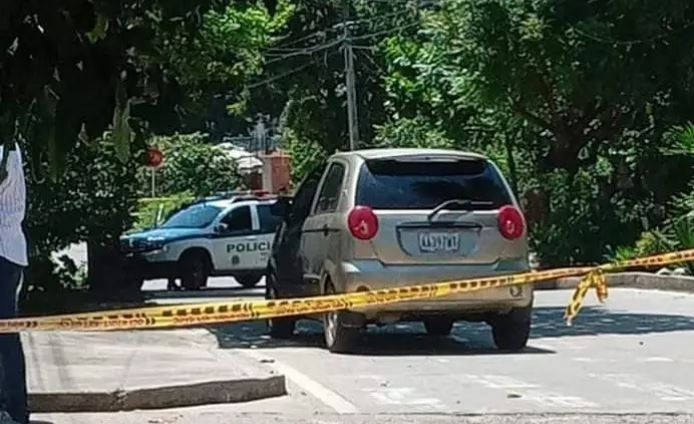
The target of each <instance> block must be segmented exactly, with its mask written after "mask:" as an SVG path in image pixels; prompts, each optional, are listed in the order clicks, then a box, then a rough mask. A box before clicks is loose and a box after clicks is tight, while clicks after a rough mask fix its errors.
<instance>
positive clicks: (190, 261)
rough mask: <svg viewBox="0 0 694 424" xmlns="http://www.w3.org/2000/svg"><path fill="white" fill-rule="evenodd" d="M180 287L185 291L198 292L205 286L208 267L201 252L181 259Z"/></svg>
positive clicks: (205, 258) (208, 273)
mask: <svg viewBox="0 0 694 424" xmlns="http://www.w3.org/2000/svg"><path fill="white" fill-rule="evenodd" d="M180 267H181V285H182V286H183V288H184V289H186V290H200V289H201V288H203V287H205V286H206V285H207V278H208V277H209V276H210V265H209V261H208V260H207V257H206V256H205V254H204V253H202V252H191V253H187V254H186V255H184V256H183V258H181V264H180Z"/></svg>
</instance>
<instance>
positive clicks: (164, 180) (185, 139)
mask: <svg viewBox="0 0 694 424" xmlns="http://www.w3.org/2000/svg"><path fill="white" fill-rule="evenodd" d="M150 142H151V144H152V145H154V146H157V147H158V148H159V149H161V151H162V152H163V153H164V164H163V165H162V166H161V168H159V169H158V170H157V174H156V178H157V192H156V194H157V195H159V196H171V195H178V194H179V193H184V192H189V193H191V194H192V195H193V196H196V197H202V196H209V195H212V194H214V193H219V192H226V191H233V190H239V189H242V188H243V183H242V181H241V178H240V177H239V175H238V174H237V172H236V162H234V160H233V159H231V158H230V157H229V156H227V155H226V154H224V152H223V151H222V150H221V149H219V148H217V147H215V146H214V145H212V144H210V143H209V140H208V138H207V136H206V135H203V134H200V133H193V134H175V135H172V136H160V137H154V138H153V139H152V140H151V141H150ZM139 176H140V178H139V180H140V190H141V193H142V194H143V195H147V194H149V193H150V192H149V187H150V173H149V170H144V169H143V170H141V171H140V174H139Z"/></svg>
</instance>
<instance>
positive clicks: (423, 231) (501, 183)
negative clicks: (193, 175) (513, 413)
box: [266, 149, 533, 352]
mask: <svg viewBox="0 0 694 424" xmlns="http://www.w3.org/2000/svg"><path fill="white" fill-rule="evenodd" d="M275 211H276V213H277V214H279V215H282V216H283V218H284V223H283V224H282V225H281V226H280V229H279V230H278V232H277V235H276V237H275V241H274V244H273V251H272V254H271V257H270V261H269V264H268V270H267V284H266V287H267V288H266V291H267V292H266V297H267V298H268V299H279V298H287V297H295V296H314V295H320V294H332V293H349V292H355V291H361V290H371V289H384V288H394V287H402V286H409V285H416V284H418V283H431V282H440V281H447V280H453V279H462V278H472V277H479V276H492V275H498V274H508V273H514V272H522V271H527V270H528V269H529V265H528V244H527V234H526V225H525V220H524V217H523V215H522V213H521V212H520V209H519V207H518V203H517V201H516V199H515V198H514V196H513V194H512V192H511V190H510V188H509V185H508V183H507V182H506V180H505V179H504V177H503V176H502V175H501V173H500V171H499V169H498V168H497V167H496V165H494V164H493V163H492V162H491V161H490V160H489V159H487V158H485V157H484V156H480V155H477V154H473V153H466V152H459V151H449V150H430V149H383V150H363V151H353V152H346V153H338V154H335V155H334V156H332V157H331V158H330V159H329V161H328V164H327V166H326V167H324V168H322V169H320V170H317V171H316V172H313V173H311V174H309V175H308V176H307V177H306V179H305V180H304V181H303V182H302V184H301V185H300V186H299V188H298V189H297V191H296V193H295V196H294V197H293V198H291V199H285V200H284V201H280V202H278V203H277V206H276V208H275ZM532 302H533V292H532V287H531V286H514V287H510V288H508V287H505V288H496V289H490V290H485V291H479V292H474V293H469V294H462V295H451V296H447V297H442V298H434V299H429V300H423V301H409V302H401V303H397V304H391V305H383V306H374V307H368V308H364V309H358V310H350V311H339V312H332V313H328V314H325V316H323V317H322V320H323V323H324V328H325V342H326V345H327V347H328V348H329V349H330V350H331V351H335V352H345V351H349V350H351V349H352V348H354V347H355V345H356V344H357V342H358V336H359V332H360V331H361V330H362V329H363V328H365V326H366V325H367V324H370V323H375V324H387V323H392V322H396V321H423V322H424V325H425V328H426V330H427V332H428V333H429V334H432V335H438V336H443V335H447V334H449V333H450V332H451V329H452V327H453V324H454V322H455V321H456V320H472V321H485V322H487V323H489V324H490V325H491V327H492V333H493V337H494V341H495V343H496V345H497V346H498V347H499V348H501V349H510V350H517V349H522V348H523V347H525V345H526V343H527V340H528V336H529V333H530V323H531V312H532ZM295 321H296V319H294V318H291V319H290V318H282V319H272V320H270V321H269V327H270V332H271V334H272V335H273V336H275V337H288V336H290V335H291V334H292V333H293V331H294V327H295Z"/></svg>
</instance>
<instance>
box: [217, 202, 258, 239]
mask: <svg viewBox="0 0 694 424" xmlns="http://www.w3.org/2000/svg"><path fill="white" fill-rule="evenodd" d="M221 223H222V224H226V225H227V229H226V231H225V234H248V233H250V232H252V231H253V221H252V219H251V208H250V207H248V206H241V207H238V208H235V209H232V210H231V212H229V213H227V215H226V216H225V217H224V218H222V220H221Z"/></svg>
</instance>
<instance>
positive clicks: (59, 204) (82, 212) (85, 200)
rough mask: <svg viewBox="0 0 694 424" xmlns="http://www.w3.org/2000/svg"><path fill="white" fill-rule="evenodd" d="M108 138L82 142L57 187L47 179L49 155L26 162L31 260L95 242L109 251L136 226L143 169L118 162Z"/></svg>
mask: <svg viewBox="0 0 694 424" xmlns="http://www.w3.org/2000/svg"><path fill="white" fill-rule="evenodd" d="M116 150H117V149H116V147H115V146H114V143H113V142H111V141H110V137H109V136H107V137H106V138H105V139H104V140H101V141H99V142H98V143H87V142H84V141H80V142H79V144H78V145H77V146H75V147H74V148H73V149H72V150H71V151H70V153H69V154H68V156H67V157H66V162H65V171H64V172H63V173H61V174H60V175H59V176H58V179H57V180H56V181H53V180H51V179H49V178H46V175H47V170H48V168H49V164H48V160H47V158H46V157H45V155H38V156H36V155H34V154H30V155H29V156H28V157H27V160H28V163H29V165H30V166H29V170H28V171H29V172H28V175H27V185H28V192H29V193H30V196H31V198H30V201H29V202H28V209H27V218H26V230H27V236H28V239H29V242H30V246H31V251H30V253H31V256H32V257H47V256H48V255H50V254H52V253H53V252H55V251H58V250H61V249H63V248H66V247H68V246H69V245H70V244H72V243H78V242H82V241H87V240H92V241H95V242H97V243H99V244H103V245H107V244H110V243H113V242H115V241H117V240H118V237H119V236H120V234H121V233H122V232H123V231H124V230H125V229H127V228H129V227H130V225H131V223H132V218H131V214H132V212H133V211H134V208H135V205H136V191H137V179H136V171H137V169H138V167H139V165H138V164H137V163H136V162H135V161H134V160H133V159H130V160H129V161H127V162H122V161H121V160H120V159H119V158H118V154H117V151H116Z"/></svg>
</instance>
